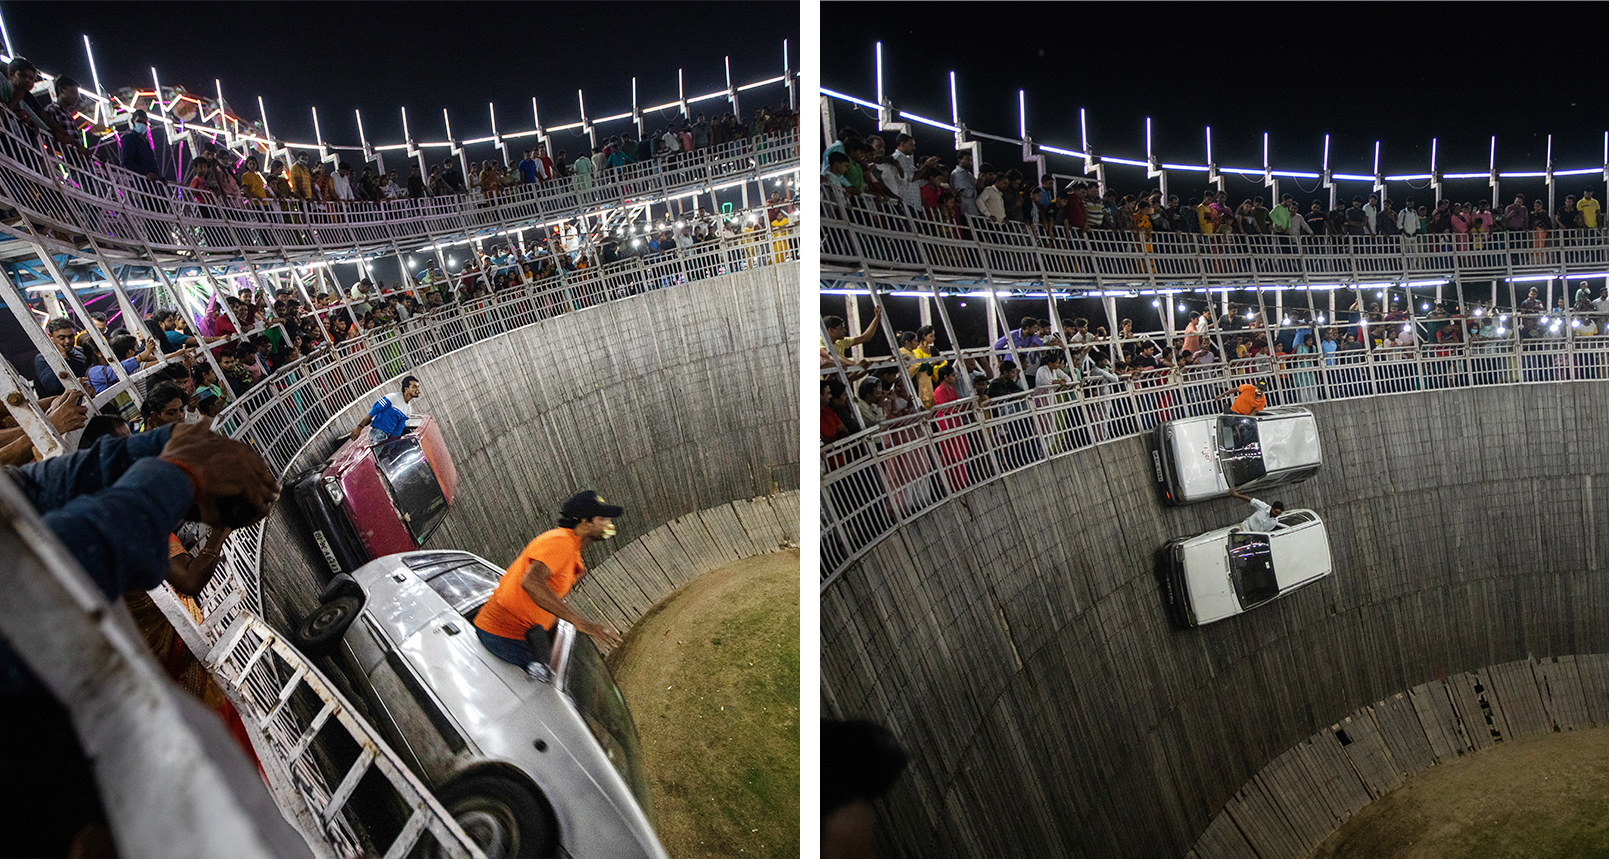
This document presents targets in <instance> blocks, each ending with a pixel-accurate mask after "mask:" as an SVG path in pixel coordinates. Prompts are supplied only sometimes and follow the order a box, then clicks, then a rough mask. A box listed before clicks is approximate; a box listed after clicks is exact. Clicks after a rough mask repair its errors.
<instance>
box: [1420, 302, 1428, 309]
mask: <svg viewBox="0 0 1609 859" xmlns="http://www.w3.org/2000/svg"><path fill="white" fill-rule="evenodd" d="M1419 309H1420V310H1429V309H1430V302H1428V301H1427V302H1425V303H1423V304H1421V305H1419Z"/></svg>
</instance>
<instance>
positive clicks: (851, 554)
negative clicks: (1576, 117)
mask: <svg viewBox="0 0 1609 859" xmlns="http://www.w3.org/2000/svg"><path fill="white" fill-rule="evenodd" d="M1582 379H1609V337H1603V336H1595V337H1579V338H1565V337H1537V338H1530V339H1516V338H1514V337H1507V338H1503V339H1497V340H1487V341H1479V342H1475V343H1457V344H1449V345H1429V344H1426V345H1420V346H1402V347H1392V348H1372V349H1365V350H1360V351H1355V352H1339V353H1333V354H1330V355H1328V356H1320V355H1317V354H1303V355H1294V356H1288V357H1285V358H1281V359H1277V360H1276V359H1272V358H1267V357H1264V358H1254V359H1247V360H1237V361H1230V362H1220V363H1217V364H1213V365H1209V366H1205V367H1189V368H1184V369H1179V370H1174V371H1171V372H1166V373H1153V374H1149V375H1146V376H1143V377H1139V378H1137V379H1134V380H1132V381H1125V382H1121V383H1119V384H1115V385H1114V384H1111V383H1103V384H1099V385H1093V386H1088V387H1074V388H1071V389H1068V390H1063V391H1056V390H1051V389H1043V388H1042V389H1036V390H1034V391H1031V392H1026V393H1021V394H1016V395H1012V396H1008V397H1000V398H995V399H988V400H987V402H984V401H982V399H981V398H976V399H964V400H958V401H955V402H952V403H947V404H943V405H939V406H937V407H936V408H935V409H934V410H933V411H931V412H924V413H918V414H915V415H911V416H907V417H903V418H898V419H894V420H889V421H885V422H884V423H883V424H881V425H878V426H876V427H873V428H872V429H869V430H866V431H864V432H861V433H859V434H857V435H855V436H853V437H850V438H847V439H843V440H840V441H837V442H832V443H826V444H823V446H822V448H821V457H822V460H821V469H822V473H821V523H822V524H821V528H822V533H821V576H822V584H821V586H822V589H823V590H826V589H827V588H828V587H830V586H831V585H832V583H833V582H834V581H835V580H836V579H837V578H838V577H839V576H840V575H841V574H842V573H843V572H844V571H845V570H846V569H848V567H849V565H850V564H852V563H853V562H854V561H855V560H856V559H858V558H859V557H861V556H862V555H864V554H865V553H866V552H867V551H868V550H870V549H871V548H872V547H873V546H875V545H876V544H877V543H878V542H879V541H881V540H882V539H883V538H884V537H887V536H888V535H889V534H891V533H893V532H894V530H895V529H897V528H899V527H900V526H901V525H904V524H906V523H908V522H911V521H913V520H914V519H916V518H917V517H919V516H921V515H923V514H925V513H926V512H927V511H928V510H930V509H932V508H933V507H935V506H937V505H939V504H942V503H944V502H946V501H949V500H950V499H952V498H955V497H958V496H960V495H964V494H965V493H966V492H968V491H969V490H971V489H972V488H974V487H977V486H980V485H982V484H985V483H989V482H991V481H994V480H998V479H999V478H1001V477H1003V476H1004V475H1007V474H1010V473H1012V472H1016V471H1022V470H1024V469H1027V468H1031V467H1033V466H1034V465H1036V464H1038V463H1040V462H1044V461H1046V460H1049V459H1053V458H1057V457H1061V456H1066V455H1067V454H1070V453H1073V452H1074V451H1079V450H1084V449H1087V448H1090V447H1093V446H1095V445H1098V444H1102V443H1104V442H1108V441H1113V440H1116V439H1119V438H1126V437H1129V436H1134V435H1138V434H1140V433H1145V432H1149V431H1150V430H1152V429H1154V428H1155V427H1156V426H1157V425H1158V424H1160V423H1162V422H1164V421H1169V420H1174V419H1177V418H1182V417H1191V416H1196V415H1204V414H1212V413H1215V412H1219V411H1222V410H1223V407H1224V405H1225V401H1223V400H1220V399H1218V397H1219V395H1220V394H1222V393H1224V392H1225V391H1227V390H1229V389H1230V388H1231V387H1232V386H1234V385H1240V384H1243V383H1245V382H1256V383H1258V384H1260V385H1262V386H1264V388H1265V389H1266V391H1267V401H1268V405H1270V406H1280V405H1299V404H1301V403H1306V402H1314V401H1317V400H1321V399H1343V398H1355V397H1375V396H1384V395H1391V394H1410V393H1413V392H1416V391H1423V390H1440V389H1447V388H1464V387H1476V386H1489V385H1512V384H1524V383H1535V382H1566V381H1574V380H1582Z"/></svg>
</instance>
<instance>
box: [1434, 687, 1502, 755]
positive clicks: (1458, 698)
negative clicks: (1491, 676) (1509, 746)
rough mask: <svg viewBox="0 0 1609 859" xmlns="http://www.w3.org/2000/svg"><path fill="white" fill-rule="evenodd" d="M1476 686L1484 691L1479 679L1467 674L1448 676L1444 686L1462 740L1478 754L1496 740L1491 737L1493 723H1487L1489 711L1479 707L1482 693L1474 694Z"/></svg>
mask: <svg viewBox="0 0 1609 859" xmlns="http://www.w3.org/2000/svg"><path fill="white" fill-rule="evenodd" d="M1476 686H1482V688H1483V689H1484V686H1483V684H1482V683H1481V680H1480V678H1479V677H1477V676H1475V675H1474V674H1472V673H1469V672H1460V673H1458V674H1453V675H1449V676H1448V677H1447V681H1446V684H1445V688H1446V690H1447V697H1448V698H1450V699H1451V700H1452V702H1453V710H1454V711H1455V712H1456V713H1457V714H1458V721H1459V723H1460V724H1461V725H1462V726H1463V730H1464V739H1465V740H1467V741H1469V744H1470V746H1471V747H1472V748H1474V750H1475V751H1477V752H1479V751H1485V750H1486V749H1489V748H1491V747H1492V744H1493V743H1495V742H1496V739H1495V738H1494V737H1493V736H1492V728H1493V723H1492V722H1491V721H1488V717H1489V716H1490V715H1491V714H1490V711H1488V710H1487V709H1486V708H1485V707H1484V706H1482V705H1481V696H1482V694H1484V693H1482V692H1476V691H1475V687H1476Z"/></svg>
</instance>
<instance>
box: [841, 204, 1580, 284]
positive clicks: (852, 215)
mask: <svg viewBox="0 0 1609 859" xmlns="http://www.w3.org/2000/svg"><path fill="white" fill-rule="evenodd" d="M957 217H958V218H959V219H960V222H959V223H958V222H957V221H956V220H953V219H946V218H945V217H944V216H942V215H939V214H937V213H936V212H934V211H932V210H921V211H914V212H913V211H911V210H909V209H907V208H906V207H905V206H903V205H902V204H899V203H897V202H896V203H876V202H872V201H870V200H864V199H862V198H855V199H850V200H848V201H839V200H833V199H831V195H823V201H822V207H821V220H822V226H821V261H822V265H823V266H824V267H825V268H827V269H829V270H831V269H834V268H842V269H845V270H847V271H867V272H871V273H873V274H879V273H887V274H889V275H891V276H903V277H910V276H912V275H918V274H920V275H925V276H929V277H932V278H935V279H940V280H948V281H961V282H967V283H980V284H981V283H994V282H1000V281H1022V282H1027V283H1030V284H1055V285H1065V286H1067V287H1069V288H1074V289H1092V290H1098V289H1104V288H1114V287H1123V288H1129V287H1149V288H1158V287H1166V286H1171V285H1176V284H1180V283H1189V284H1195V285H1201V286H1247V285H1256V284H1308V285H1320V284H1329V285H1333V284H1346V283H1360V282H1377V281H1390V280H1403V281H1408V280H1422V279H1426V278H1430V277H1442V278H1454V279H1465V280H1482V279H1487V280H1490V279H1502V278H1514V277H1526V276H1541V275H1548V274H1553V275H1557V276H1561V277H1562V276H1565V275H1571V274H1585V273H1596V274H1599V275H1605V274H1609V271H1606V269H1609V232H1606V231H1603V230H1586V229H1574V230H1562V229H1555V230H1546V231H1541V232H1540V234H1539V233H1538V231H1535V230H1523V231H1513V232H1503V231H1499V232H1494V233H1483V234H1468V233H1463V234H1460V233H1436V234H1421V235H1417V236H1302V237H1299V238H1290V237H1286V236H1270V235H1245V234H1230V235H1200V234H1196V233H1178V232H1146V233H1134V232H1120V231H1116V230H1090V231H1087V232H1079V231H1076V230H1072V231H1069V230H1067V229H1066V228H1065V227H1059V226H1057V227H1048V226H1043V225H1040V226H1035V225H1031V224H1025V223H1021V222H1014V221H1008V222H1006V223H994V222H992V221H990V220H989V219H987V218H981V217H970V218H969V217H967V216H965V215H958V216H957Z"/></svg>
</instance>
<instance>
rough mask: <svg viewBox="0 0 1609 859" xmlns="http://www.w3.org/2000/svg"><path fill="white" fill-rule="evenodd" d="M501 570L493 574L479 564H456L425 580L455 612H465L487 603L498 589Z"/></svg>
mask: <svg viewBox="0 0 1609 859" xmlns="http://www.w3.org/2000/svg"><path fill="white" fill-rule="evenodd" d="M501 574H502V571H501V570H498V571H496V573H493V572H492V571H491V569H490V568H488V567H486V565H484V564H481V563H479V562H471V563H466V564H456V565H453V566H452V567H449V568H447V569H443V570H441V571H440V572H437V573H435V574H434V575H431V576H428V577H426V578H425V583H426V584H428V585H430V589H431V590H433V591H435V592H436V593H437V594H438V595H439V596H440V597H441V598H442V600H443V601H445V602H446V603H447V604H448V605H450V606H452V607H453V610H454V611H458V612H463V611H465V610H467V609H469V608H471V607H474V606H478V605H480V604H481V603H484V602H486V600H487V599H489V598H490V597H491V595H492V591H494V590H496V589H497V580H498V577H499V576H500V575H501Z"/></svg>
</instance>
